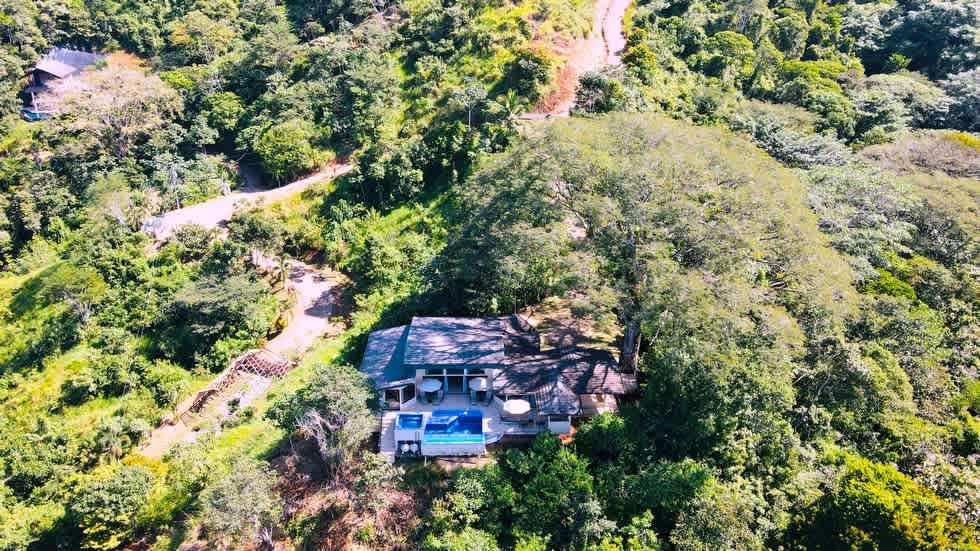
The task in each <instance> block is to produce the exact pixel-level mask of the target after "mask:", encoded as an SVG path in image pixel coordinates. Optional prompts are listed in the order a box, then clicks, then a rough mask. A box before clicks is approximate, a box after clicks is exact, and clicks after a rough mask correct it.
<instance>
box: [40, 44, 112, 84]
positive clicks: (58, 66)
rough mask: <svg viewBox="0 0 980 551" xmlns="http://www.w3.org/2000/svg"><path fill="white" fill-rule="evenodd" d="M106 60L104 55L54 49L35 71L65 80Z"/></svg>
mask: <svg viewBox="0 0 980 551" xmlns="http://www.w3.org/2000/svg"><path fill="white" fill-rule="evenodd" d="M103 59H105V56H104V55H102V54H96V53H91V52H83V51H80V50H71V49H68V48H52V49H51V51H49V52H48V53H47V54H45V55H44V57H42V58H41V60H40V61H38V62H37V65H35V66H34V69H35V70H37V71H44V72H45V73H49V74H52V75H54V76H56V77H58V78H65V77H67V76H69V75H72V74H74V73H77V72H79V71H81V70H82V69H84V68H86V67H88V66H89V65H95V64H96V63H98V62H99V61H101V60H103Z"/></svg>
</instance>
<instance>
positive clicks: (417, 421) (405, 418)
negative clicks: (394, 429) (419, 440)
mask: <svg viewBox="0 0 980 551" xmlns="http://www.w3.org/2000/svg"><path fill="white" fill-rule="evenodd" d="M398 428H399V429H420V428H422V414H421V413H402V414H400V415H399V416H398Z"/></svg>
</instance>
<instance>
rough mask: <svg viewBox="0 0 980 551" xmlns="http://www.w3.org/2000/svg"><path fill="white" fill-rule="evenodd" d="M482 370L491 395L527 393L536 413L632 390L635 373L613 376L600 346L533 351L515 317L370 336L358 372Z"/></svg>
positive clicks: (532, 338) (396, 379) (386, 382)
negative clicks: (490, 373) (489, 377)
mask: <svg viewBox="0 0 980 551" xmlns="http://www.w3.org/2000/svg"><path fill="white" fill-rule="evenodd" d="M440 366H443V367H464V366H475V367H484V368H486V367H490V368H495V369H498V373H497V375H496V376H495V377H494V379H493V381H492V385H493V390H494V392H495V393H497V394H529V395H532V396H534V400H535V402H536V407H537V408H538V411H540V412H541V413H544V414H555V415H575V414H577V413H578V412H579V411H580V408H581V404H580V401H579V395H582V394H617V395H624V394H630V393H632V392H635V391H636V389H637V382H636V377H635V376H633V375H628V374H624V373H620V372H619V370H618V369H617V367H618V364H617V363H616V359H615V358H614V357H613V355H612V354H611V353H610V352H608V351H605V350H595V349H576V348H572V349H567V350H548V351H544V352H542V351H541V347H540V338H539V336H538V334H537V333H536V332H535V331H534V328H533V327H531V326H530V325H529V324H527V322H526V321H525V320H523V319H522V318H520V317H518V316H507V317H497V318H423V317H416V318H413V319H412V323H411V324H409V325H401V326H398V327H392V328H390V329H383V330H381V331H375V332H373V333H371V336H370V337H369V338H368V344H367V349H366V350H365V352H364V359H363V360H362V362H361V371H363V372H364V373H366V374H367V375H368V376H369V377H371V378H372V379H374V381H375V384H376V385H377V386H378V387H383V386H390V385H392V384H394V383H399V384H402V383H404V382H408V381H410V380H411V379H412V378H413V377H414V375H415V370H416V369H422V368H426V367H440Z"/></svg>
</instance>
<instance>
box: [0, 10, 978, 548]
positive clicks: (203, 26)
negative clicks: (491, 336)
mask: <svg viewBox="0 0 980 551" xmlns="http://www.w3.org/2000/svg"><path fill="white" fill-rule="evenodd" d="M978 11H980V9H978V7H977V6H976V4H975V3H972V2H969V1H965V0H950V1H939V0H897V1H890V2H878V1H867V2H860V3H859V2H826V1H822V0H821V1H804V0H799V1H797V0H787V1H782V0H773V1H771V2H768V3H767V2H760V1H755V0H732V1H729V2H705V1H702V0H690V1H676V2H675V1H669V0H649V1H645V0H636V1H635V2H633V3H632V4H631V5H630V6H629V8H628V9H627V11H626V15H625V18H624V22H623V23H624V24H623V33H624V36H625V39H626V47H625V49H624V50H623V51H622V52H621V53H620V58H621V62H620V63H615V64H612V65H609V66H605V67H600V68H598V69H597V70H585V71H582V72H581V74H579V75H578V78H577V82H573V83H571V84H572V88H573V89H574V92H573V93H574V98H573V107H572V110H571V111H572V112H571V116H570V117H568V118H565V117H559V116H554V117H544V116H542V115H543V112H544V111H546V110H547V106H548V105H551V104H552V103H553V102H552V101H551V100H553V99H554V98H555V97H557V96H558V95H560V94H562V93H564V92H563V91H567V90H568V85H569V83H568V82H565V80H563V79H567V76H568V72H567V71H566V70H565V67H566V66H565V63H566V61H567V59H568V58H569V57H570V56H572V55H573V52H574V51H575V47H574V44H576V43H577V42H578V41H581V39H583V38H584V37H585V36H586V35H587V34H588V32H589V30H590V29H591V28H592V27H593V20H594V19H595V18H596V17H597V13H596V10H595V9H594V6H593V4H592V3H591V2H589V1H587V0H490V1H484V0H464V1H459V2H451V1H448V0H447V1H442V2H440V1H435V0H371V1H366V0H358V1H352V2H342V1H336V0H335V1H319V0H297V1H293V0H287V1H285V2H282V1H276V0H176V1H162V0H160V1H158V0H153V1H136V0H132V1H130V0H121V1H116V0H112V1H95V0H78V1H73V2H61V1H55V0H36V1H35V0H7V1H6V2H4V3H3V4H2V5H0V482H2V484H0V549H4V550H7V549H10V550H14V549H32V550H34V549H36V550H41V549H117V548H123V547H129V548H152V549H179V548H194V547H193V546H195V545H199V546H202V547H204V548H229V549H237V548H277V549H292V548H296V549H320V548H323V549H348V548H354V549H425V550H453V551H455V550H471V549H486V550H497V549H517V550H522V551H530V550H548V549H556V550H557V549H560V550H564V549H572V550H588V551H598V550H608V551H614V550H623V551H625V550H631V551H640V550H661V551H670V550H677V551H687V550H692V551H693V550H708V549H711V550H714V549H732V550H736V549H737V550H741V549H764V548H774V549H778V548H782V549H794V550H795V549H828V550H829V549H835V550H836V549H881V550H886V549H889V550H890V549H916V550H920V549H936V550H946V549H978V548H980V536H978V531H977V525H978V522H980V465H978V460H980V381H978V369H980V346H978V343H980V320H978V317H977V316H978V307H980V298H978V291H980V282H978V279H977V274H978V269H980V268H978V253H980V246H978V237H980V200H978V199H980V135H978V132H980V58H978V55H980V22H978V17H980V13H978ZM598 16H599V17H602V16H603V13H602V12H600V13H599V14H598ZM56 46H58V47H71V48H76V49H84V50H90V51H98V52H103V53H105V54H107V57H106V58H105V59H104V60H103V61H100V62H98V63H96V64H94V65H93V66H91V67H89V68H87V69H86V70H84V71H82V72H81V73H79V74H78V75H76V76H74V77H72V78H71V79H69V80H66V81H64V82H60V83H53V84H51V85H49V86H48V87H47V88H46V89H44V90H38V91H36V93H35V94H34V96H32V95H31V93H30V92H29V91H25V86H26V85H27V79H26V75H27V71H28V69H30V68H31V67H33V66H34V64H36V63H37V62H38V60H39V59H41V57H42V56H43V55H44V54H45V53H46V52H48V51H49V50H50V49H51V48H53V47H56ZM570 99H572V98H570ZM34 101H36V102H37V104H38V105H40V106H43V107H44V108H45V109H46V110H48V111H49V112H50V113H51V115H52V116H51V117H50V118H47V119H46V120H42V121H39V122H27V121H26V120H24V119H23V118H22V117H21V115H20V111H21V109H22V107H24V106H25V105H31V104H32V102H34ZM528 113H530V114H532V115H531V116H528V117H525V118H527V119H534V120H522V115H523V114H528ZM328 167H346V168H349V171H348V172H345V173H344V174H343V175H342V176H340V177H338V178H335V179H332V180H331V179H330V178H324V179H323V180H324V181H322V182H321V183H317V184H314V185H312V186H310V187H308V188H306V190H305V191H303V193H301V194H299V193H298V194H295V195H293V196H289V197H287V198H286V199H284V200H281V201H279V202H276V203H274V204H273V203H259V204H258V206H257V208H255V209H251V210H249V211H248V212H239V213H237V214H235V215H234V217H233V218H231V220H229V221H227V223H226V224H221V225H220V227H215V226H214V225H208V224H206V223H205V222H204V220H203V219H202V220H194V222H198V223H191V224H187V225H183V226H180V227H178V228H176V229H175V231H173V232H172V233H171V234H169V235H167V236H166V237H165V238H161V239H157V238H155V237H154V236H153V235H151V234H152V231H150V232H148V231H145V230H147V229H148V228H150V229H152V225H150V226H148V225H147V221H151V222H152V221H153V220H155V219H157V218H156V217H159V216H161V215H163V214H165V213H167V212H169V211H172V210H174V209H177V208H182V207H188V206H194V205H205V206H206V205H207V204H208V202H209V201H213V200H215V199H219V200H220V198H221V197H222V196H223V195H225V194H226V193H228V192H232V191H235V190H244V189H253V188H256V187H275V186H278V185H281V184H287V183H289V182H291V181H294V180H297V179H299V178H302V177H304V176H307V175H309V174H311V173H315V174H320V173H321V172H318V171H322V170H324V169H325V168H328ZM263 256H264V257H268V258H272V259H274V261H273V262H272V264H276V266H274V267H273V268H272V269H271V270H270V269H269V267H268V266H266V265H265V264H264V263H263V262H261V261H259V260H257V258H259V257H263ZM288 262H303V263H305V264H306V265H309V266H313V265H315V266H318V267H322V268H323V269H327V268H330V269H333V270H337V271H339V272H342V273H343V274H344V276H345V278H346V281H347V283H346V284H344V285H343V289H342V294H343V297H342V299H338V300H340V302H342V303H343V308H340V309H339V310H338V312H340V314H339V316H340V317H341V318H343V319H342V321H343V326H344V327H345V329H344V331H343V332H341V333H340V334H339V335H334V336H331V337H329V338H324V339H322V340H320V341H319V342H318V343H317V345H316V346H315V347H314V348H313V349H312V350H311V351H309V352H308V353H306V354H305V355H302V356H298V357H295V358H290V359H291V360H295V361H296V365H297V367H296V368H295V369H293V370H292V371H291V372H290V373H289V374H288V375H287V376H286V377H285V378H283V379H281V380H274V381H271V382H270V383H268V384H269V386H268V388H267V389H265V387H263V389H264V390H263V392H262V393H257V394H256V396H257V398H256V399H254V400H253V401H251V402H250V403H249V404H247V405H245V406H240V405H239V404H238V402H236V401H231V402H228V404H227V405H226V406H225V407H224V409H222V410H221V412H220V414H218V413H215V414H213V415H210V416H209V415H204V414H202V415H200V416H196V417H193V418H192V419H190V420H188V421H187V423H189V424H190V425H192V429H193V432H194V434H196V436H194V437H193V438H189V439H187V441H186V442H184V443H180V444H177V445H174V446H173V447H168V448H167V449H165V450H162V451H161V452H160V453H159V454H152V453H150V452H148V451H146V450H147V449H155V447H154V446H158V445H159V441H158V438H159V435H158V432H159V431H154V430H153V429H154V427H157V426H159V425H160V424H161V421H163V420H164V419H165V418H171V417H173V415H174V414H175V413H178V409H179V405H180V404H182V403H184V402H185V401H186V400H187V399H188V398H191V397H193V396H194V395H195V393H196V392H198V391H200V390H202V389H204V388H206V387H207V385H208V384H209V382H210V381H212V380H213V379H214V378H215V377H216V376H217V375H218V374H219V373H221V372H222V371H223V370H225V369H226V367H227V366H228V365H229V361H230V360H232V359H233V358H235V357H237V356H238V355H239V354H241V353H243V352H244V351H246V350H249V349H253V348H257V347H261V346H263V345H264V344H265V343H267V342H268V341H269V339H270V338H273V337H274V336H276V335H277V334H279V333H280V332H281V331H282V330H283V328H284V327H286V326H288V325H289V324H290V323H291V322H292V321H293V319H292V317H291V314H290V312H291V311H292V309H293V306H294V305H295V303H296V300H297V299H296V297H295V296H294V295H293V294H291V292H290V291H288V290H287V287H288V285H287V282H286V279H287V275H288V269H287V263H288ZM554 304H559V305H561V308H562V310H563V311H565V312H567V315H568V316H569V317H570V318H571V319H572V320H573V321H574V322H575V323H576V324H580V325H583V326H587V327H591V328H594V329H595V331H596V332H598V333H601V334H605V335H611V336H612V337H611V338H610V339H609V343H610V344H611V345H612V346H614V347H622V348H623V349H624V351H625V352H627V353H628V354H632V357H633V358H635V360H636V362H635V363H636V371H637V375H638V378H639V381H640V387H641V391H640V393H639V394H638V395H637V396H636V397H635V399H634V400H632V401H630V402H629V403H624V404H623V405H622V407H621V408H620V409H619V411H618V412H617V413H606V414H603V415H600V416H598V417H596V418H594V419H591V420H583V421H582V422H581V423H578V426H577V428H576V432H575V434H574V436H573V437H572V438H566V439H562V440H559V439H558V438H556V437H554V436H551V435H542V436H540V437H538V438H537V439H536V440H535V441H534V442H533V443H531V442H528V443H527V445H526V446H519V447H515V448H508V449H502V450H499V451H497V452H494V453H493V454H492V455H491V456H490V457H489V458H488V459H486V460H485V461H480V462H477V463H476V464H473V465H470V466H469V467H468V468H457V469H445V468H443V467H442V466H440V465H438V464H431V463H427V464H421V463H411V462H409V463H398V464H396V465H390V464H388V463H387V462H386V461H385V460H384V459H383V458H382V456H380V455H379V454H377V453H375V452H376V450H377V445H376V442H375V441H374V440H372V438H371V434H372V432H375V431H377V430H378V421H377V418H376V417H374V414H375V413H376V412H377V411H378V407H379V404H378V403H377V402H378V400H377V393H376V392H375V391H374V390H373V389H372V388H371V387H370V383H369V382H368V381H367V380H366V379H365V377H364V376H363V375H362V374H361V373H359V372H358V371H357V369H356V366H357V365H358V364H359V362H360V359H361V354H362V353H363V350H364V345H365V341H366V336H367V334H368V333H369V332H370V331H372V330H375V329H380V328H386V327H391V326H394V325H397V324H401V323H405V322H407V321H408V320H410V318H411V316H413V315H455V316H461V315H467V316H485V315H501V314H509V313H515V312H525V313H526V312H539V311H542V310H544V309H546V308H547V307H549V305H554ZM627 333H630V334H631V335H634V336H636V337H638V338H637V339H633V340H632V342H633V343H634V344H633V346H636V348H635V349H630V346H623V344H624V343H625V342H626V341H627V340H630V339H626V338H625V337H626V335H627ZM636 343H638V345H636ZM182 546H183V547H182Z"/></svg>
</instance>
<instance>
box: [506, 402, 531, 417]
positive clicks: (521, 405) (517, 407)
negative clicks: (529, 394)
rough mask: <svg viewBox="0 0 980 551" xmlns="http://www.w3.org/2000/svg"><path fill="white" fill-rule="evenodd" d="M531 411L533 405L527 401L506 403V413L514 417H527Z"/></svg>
mask: <svg viewBox="0 0 980 551" xmlns="http://www.w3.org/2000/svg"><path fill="white" fill-rule="evenodd" d="M530 411H531V403H530V402H528V401H527V400H507V401H506V402H504V413H507V414H508V415H513V416H515V417H516V416H520V415H527V414H528V413H529V412H530Z"/></svg>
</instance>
